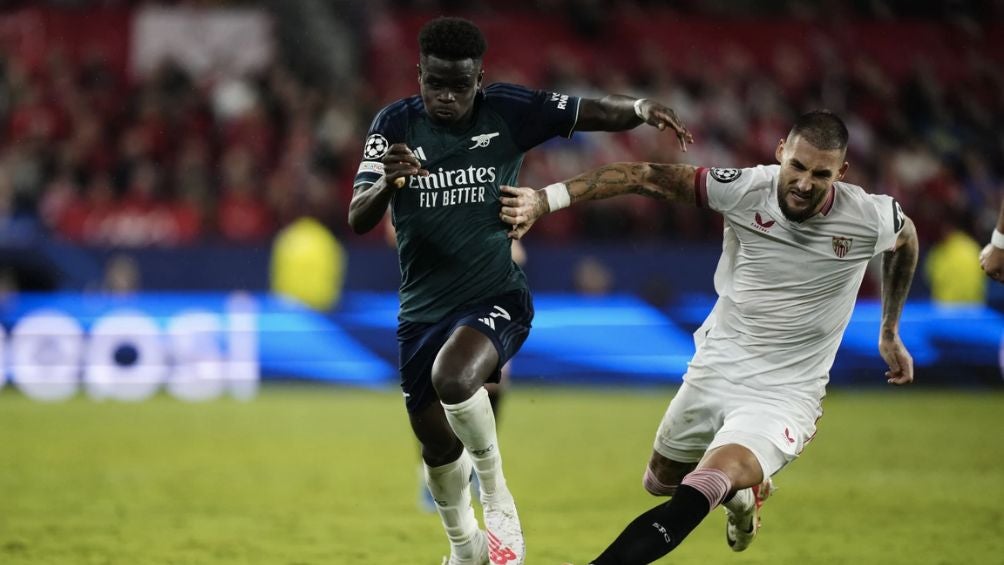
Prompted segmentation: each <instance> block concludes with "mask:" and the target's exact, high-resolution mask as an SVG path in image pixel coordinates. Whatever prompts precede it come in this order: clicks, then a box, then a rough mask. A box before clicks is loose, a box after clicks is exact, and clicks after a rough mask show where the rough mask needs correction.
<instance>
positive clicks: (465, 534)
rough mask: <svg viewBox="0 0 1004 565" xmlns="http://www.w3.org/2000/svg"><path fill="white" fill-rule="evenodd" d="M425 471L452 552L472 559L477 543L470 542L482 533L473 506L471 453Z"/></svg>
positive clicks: (427, 468) (426, 480) (463, 454)
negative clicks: (472, 552) (479, 531)
mask: <svg viewBox="0 0 1004 565" xmlns="http://www.w3.org/2000/svg"><path fill="white" fill-rule="evenodd" d="M423 467H424V468H425V484H426V485H428V487H429V492H431V493H432V498H433V499H435V501H436V510H437V511H438V512H439V519H440V520H442V521H443V529H445V530H446V537H447V538H448V539H449V540H450V551H451V552H452V553H453V555H455V556H456V557H457V558H460V559H472V558H473V557H474V556H473V555H465V554H464V553H465V552H467V553H469V552H470V551H471V550H472V548H473V546H474V544H472V543H468V542H470V541H471V539H472V538H473V537H474V536H475V535H477V534H478V520H477V518H475V517H474V507H472V506H471V489H470V480H471V460H470V456H468V455H467V452H466V451H464V452H462V453H461V454H460V458H459V459H457V460H456V461H454V462H453V463H447V464H446V465H443V466H441V467H429V466H428V465H425V464H423Z"/></svg>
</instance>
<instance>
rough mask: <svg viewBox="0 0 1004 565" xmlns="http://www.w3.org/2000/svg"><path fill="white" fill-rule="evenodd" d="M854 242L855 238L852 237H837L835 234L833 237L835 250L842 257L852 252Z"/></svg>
mask: <svg viewBox="0 0 1004 565" xmlns="http://www.w3.org/2000/svg"><path fill="white" fill-rule="evenodd" d="M853 242H854V240H853V239H851V238H849V237H836V236H834V237H833V252H834V253H836V254H837V257H840V258H841V259H843V258H844V256H845V255H847V253H848V252H850V250H851V243H853Z"/></svg>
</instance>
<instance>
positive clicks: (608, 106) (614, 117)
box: [575, 94, 694, 151]
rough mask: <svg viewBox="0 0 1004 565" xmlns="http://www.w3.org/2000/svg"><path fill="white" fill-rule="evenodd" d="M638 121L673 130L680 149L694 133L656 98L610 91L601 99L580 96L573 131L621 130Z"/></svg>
mask: <svg viewBox="0 0 1004 565" xmlns="http://www.w3.org/2000/svg"><path fill="white" fill-rule="evenodd" d="M641 124H648V125H650V126H653V127H657V128H659V129H660V130H665V129H666V128H669V129H671V130H673V132H674V133H675V134H676V138H677V140H679V142H680V149H682V150H683V151H686V150H687V144H688V143H693V142H694V136H693V135H692V134H691V133H690V132H689V131H687V126H685V125H683V121H682V120H680V118H679V116H677V115H676V112H674V111H673V109H672V108H669V107H668V106H664V105H663V104H660V103H659V102H656V101H655V100H649V99H648V98H631V97H630V96H622V95H620V94H610V95H608V96H604V97H603V98H600V99H598V100H597V99H593V98H583V99H582V101H581V102H579V117H578V120H577V121H576V123H575V129H576V131H624V130H628V129H633V128H635V127H638V126H639V125H641Z"/></svg>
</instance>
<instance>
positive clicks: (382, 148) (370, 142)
mask: <svg viewBox="0 0 1004 565" xmlns="http://www.w3.org/2000/svg"><path fill="white" fill-rule="evenodd" d="M388 149H390V143H387V138H386V137H384V136H382V135H380V134H379V133H374V134H373V135H371V136H369V137H368V138H367V139H366V145H365V146H363V157H365V158H366V159H379V158H381V157H383V156H384V155H386V154H387V150H388Z"/></svg>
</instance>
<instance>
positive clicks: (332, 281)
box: [271, 216, 347, 312]
mask: <svg viewBox="0 0 1004 565" xmlns="http://www.w3.org/2000/svg"><path fill="white" fill-rule="evenodd" d="M346 262H347V257H346V254H345V250H344V249H343V248H342V245H341V243H339V242H338V240H337V239H336V238H335V237H334V236H333V235H332V234H331V232H330V231H328V229H327V228H325V227H324V226H323V225H322V224H321V223H320V222H318V221H317V220H315V219H314V218H312V217H310V216H304V217H302V218H300V219H298V220H296V221H295V222H293V223H292V224H290V225H288V226H286V227H285V228H283V229H282V230H281V231H280V232H279V234H278V235H277V236H276V238H275V242H274V243H273V245H272V265H271V283H272V284H271V286H272V291H273V292H275V293H277V294H280V295H282V296H286V297H289V298H292V299H295V300H297V301H299V302H301V303H303V304H306V305H307V306H309V307H310V308H313V309H314V310H317V311H320V312H327V311H330V310H331V309H332V308H334V307H336V306H337V305H338V301H339V299H340V298H341V294H342V285H343V284H344V282H345V267H346Z"/></svg>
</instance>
